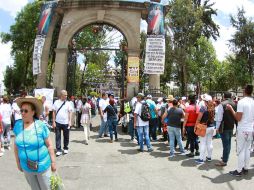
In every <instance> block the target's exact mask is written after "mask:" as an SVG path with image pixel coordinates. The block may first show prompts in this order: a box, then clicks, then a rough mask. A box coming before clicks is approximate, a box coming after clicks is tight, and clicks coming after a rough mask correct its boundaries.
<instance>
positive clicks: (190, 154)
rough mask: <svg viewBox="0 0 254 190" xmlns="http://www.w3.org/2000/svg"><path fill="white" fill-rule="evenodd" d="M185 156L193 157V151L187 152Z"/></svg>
mask: <svg viewBox="0 0 254 190" xmlns="http://www.w3.org/2000/svg"><path fill="white" fill-rule="evenodd" d="M186 156H187V157H189V158H193V157H194V153H193V152H191V153H189V154H186Z"/></svg>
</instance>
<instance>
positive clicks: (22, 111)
mask: <svg viewBox="0 0 254 190" xmlns="http://www.w3.org/2000/svg"><path fill="white" fill-rule="evenodd" d="M20 112H21V113H28V110H26V109H21V110H20Z"/></svg>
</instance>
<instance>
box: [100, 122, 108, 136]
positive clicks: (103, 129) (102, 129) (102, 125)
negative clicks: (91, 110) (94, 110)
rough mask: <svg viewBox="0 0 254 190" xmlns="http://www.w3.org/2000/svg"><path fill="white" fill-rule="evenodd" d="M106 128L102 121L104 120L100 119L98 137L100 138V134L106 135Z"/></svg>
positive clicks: (105, 123)
mask: <svg viewBox="0 0 254 190" xmlns="http://www.w3.org/2000/svg"><path fill="white" fill-rule="evenodd" d="M107 128H108V126H107V122H106V121H104V119H103V118H102V119H101V126H100V130H99V137H101V136H102V134H103V133H104V134H107V133H108V130H107Z"/></svg>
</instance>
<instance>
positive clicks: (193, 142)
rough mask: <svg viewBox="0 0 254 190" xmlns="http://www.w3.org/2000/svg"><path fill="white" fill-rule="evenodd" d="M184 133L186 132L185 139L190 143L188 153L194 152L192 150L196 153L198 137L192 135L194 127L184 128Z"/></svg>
mask: <svg viewBox="0 0 254 190" xmlns="http://www.w3.org/2000/svg"><path fill="white" fill-rule="evenodd" d="M186 131H187V138H188V140H189V143H190V151H191V152H192V153H193V152H194V149H196V151H198V150H199V146H198V140H197V139H198V136H197V135H196V134H195V133H194V126H188V127H186Z"/></svg>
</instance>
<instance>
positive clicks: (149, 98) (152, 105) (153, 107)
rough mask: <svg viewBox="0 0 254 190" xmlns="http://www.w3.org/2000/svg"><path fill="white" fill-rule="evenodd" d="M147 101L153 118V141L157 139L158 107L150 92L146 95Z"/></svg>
mask: <svg viewBox="0 0 254 190" xmlns="http://www.w3.org/2000/svg"><path fill="white" fill-rule="evenodd" d="M146 98H147V99H146V103H147V104H148V105H149V110H150V114H151V119H150V120H149V134H150V136H151V138H152V140H153V141H157V134H156V132H157V125H158V122H157V114H158V113H157V109H156V104H155V102H154V101H153V100H152V95H151V94H148V95H147V97H146Z"/></svg>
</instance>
